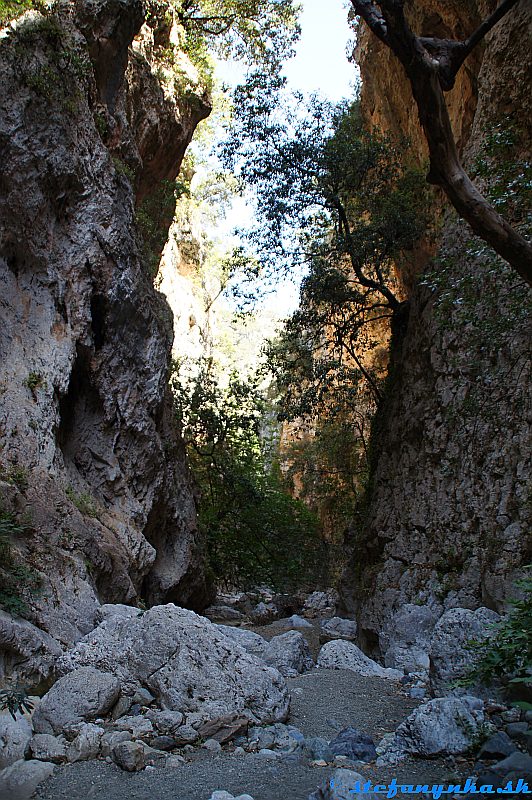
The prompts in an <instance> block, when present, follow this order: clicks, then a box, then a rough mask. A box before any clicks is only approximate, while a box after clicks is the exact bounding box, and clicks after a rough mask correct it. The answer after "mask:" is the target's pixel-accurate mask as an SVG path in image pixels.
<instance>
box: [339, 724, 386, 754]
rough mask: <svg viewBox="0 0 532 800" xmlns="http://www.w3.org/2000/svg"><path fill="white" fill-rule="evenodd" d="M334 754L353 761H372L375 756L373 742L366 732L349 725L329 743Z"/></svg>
mask: <svg viewBox="0 0 532 800" xmlns="http://www.w3.org/2000/svg"><path fill="white" fill-rule="evenodd" d="M329 747H330V748H331V751H332V753H333V754H334V755H335V756H347V758H351V759H352V760H353V761H374V760H375V759H376V758H377V751H376V749H375V743H374V741H373V739H372V738H371V736H368V734H367V733H362V732H361V731H359V730H357V729H356V728H353V727H352V726H349V727H348V728H344V729H343V730H341V731H340V733H339V734H338V736H336V737H335V738H334V739H333V740H332V741H331V742H330V744H329Z"/></svg>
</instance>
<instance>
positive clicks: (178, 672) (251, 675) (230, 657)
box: [59, 604, 289, 723]
mask: <svg viewBox="0 0 532 800" xmlns="http://www.w3.org/2000/svg"><path fill="white" fill-rule="evenodd" d="M130 612H132V613H128V612H126V613H124V611H123V609H122V610H121V611H120V612H119V613H116V614H112V613H109V612H107V614H106V618H105V619H104V620H103V622H102V623H101V624H100V625H99V626H98V627H97V628H96V629H95V630H94V631H92V632H91V633H90V634H88V635H87V636H85V637H84V638H83V639H82V640H81V641H80V642H78V644H76V645H75V647H73V648H72V649H71V650H69V651H68V652H67V653H65V655H64V656H63V657H62V658H61V659H60V661H59V668H60V669H61V670H62V671H65V672H68V671H70V670H78V669H79V667H82V666H84V665H87V664H90V665H92V667H96V668H97V669H99V670H102V671H104V672H106V673H108V674H109V673H110V674H111V675H114V676H116V678H117V679H118V680H119V682H120V684H121V685H122V687H123V689H124V693H127V694H130V693H131V692H134V691H135V690H136V689H137V688H138V687H139V686H144V687H147V688H148V689H149V691H150V692H151V693H152V694H153V695H154V696H155V697H156V699H157V700H158V702H159V703H160V705H162V706H163V707H164V708H166V709H168V710H170V711H179V712H181V713H183V714H184V715H185V717H186V719H187V721H188V720H189V718H190V717H192V716H194V719H199V720H200V721H203V722H205V721H207V720H209V719H215V718H217V717H220V716H224V715H225V714H231V713H235V712H238V713H242V714H245V715H246V716H247V717H248V718H249V719H250V721H252V722H259V723H268V722H274V721H277V720H284V719H286V716H287V714H288V707H289V694H288V690H287V687H286V683H285V681H284V678H283V677H282V676H281V675H280V674H279V672H278V671H277V670H275V669H272V668H271V667H268V666H267V665H266V664H264V663H263V662H262V661H259V659H257V658H255V657H254V656H252V655H250V654H248V653H247V652H246V651H245V650H244V649H243V648H241V647H240V646H239V645H237V644H235V643H234V642H232V641H230V640H229V639H228V638H227V636H225V635H224V634H222V633H221V632H220V630H219V629H218V628H217V626H216V625H214V624H213V623H211V622H209V620H207V619H205V618H204V617H200V616H198V615H197V614H195V613H194V612H193V611H188V610H186V609H183V608H178V607H177V606H174V605H173V604H168V605H165V606H155V607H153V608H150V609H149V610H148V611H146V612H145V613H143V614H141V615H139V613H138V611H137V609H130Z"/></svg>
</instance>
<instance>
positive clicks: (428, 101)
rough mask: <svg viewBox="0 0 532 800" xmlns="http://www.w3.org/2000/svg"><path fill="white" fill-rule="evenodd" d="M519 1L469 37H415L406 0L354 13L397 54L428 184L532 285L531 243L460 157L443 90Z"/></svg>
mask: <svg viewBox="0 0 532 800" xmlns="http://www.w3.org/2000/svg"><path fill="white" fill-rule="evenodd" d="M518 2H519V0H503V1H502V2H501V3H500V5H499V6H498V8H497V9H496V10H495V11H494V12H493V14H491V15H490V16H489V17H487V18H486V19H485V20H484V21H483V22H482V24H481V25H480V26H479V27H478V28H477V30H476V31H474V32H473V33H472V34H471V36H469V38H468V39H466V40H465V41H455V40H452V39H439V38H436V37H425V36H416V35H415V34H414V33H413V31H412V29H411V27H410V25H409V24H408V21H407V19H406V17H405V12H404V6H405V0H377V1H376V2H373V0H351V3H352V5H353V9H354V11H355V14H357V15H358V16H360V17H361V18H362V19H363V20H364V21H365V23H366V24H367V25H368V26H369V28H370V30H371V31H372V32H373V33H374V34H375V36H377V38H378V39H380V40H381V42H383V43H384V44H385V45H386V46H387V47H389V48H390V49H391V50H392V51H393V53H394V54H395V55H396V56H397V58H398V59H399V61H400V62H401V64H402V65H403V68H404V70H405V72H406V76H407V78H408V80H409V82H410V85H411V87H412V93H413V96H414V100H415V102H416V105H417V109H418V113H419V119H420V122H421V126H422V128H423V131H424V133H425V137H426V140H427V144H428V148H429V155H430V171H429V173H428V176H427V180H428V181H429V183H432V184H435V185H437V186H440V187H441V188H442V189H443V191H444V192H445V194H446V195H447V197H448V198H449V200H450V201H451V203H452V204H453V206H454V207H455V208H456V210H457V211H458V213H459V214H460V215H461V216H462V217H463V218H464V219H465V220H466V221H467V222H468V223H469V225H470V226H471V228H472V229H473V231H474V232H475V233H476V234H477V235H478V236H480V238H481V239H484V241H486V242H488V244H490V245H491V247H493V249H494V250H495V251H496V252H497V253H498V254H499V255H500V256H502V257H503V258H504V259H505V260H506V261H508V263H509V264H510V265H511V266H512V267H513V268H514V269H515V270H516V271H517V272H518V273H519V275H520V276H521V277H522V278H523V279H524V280H525V281H526V282H527V283H528V284H529V285H531V286H532V245H531V244H530V242H529V241H527V240H526V239H525V238H524V237H523V236H521V234H520V233H519V232H518V231H517V230H515V229H514V228H513V227H512V226H511V225H510V224H509V223H508V222H507V221H506V220H505V219H503V217H501V215H500V214H498V213H497V211H496V210H495V209H494V208H493V206H492V205H491V204H490V203H489V202H488V201H487V200H486V199H485V198H484V197H483V195H482V194H481V193H480V192H479V191H478V189H477V188H476V186H475V185H474V183H473V182H472V181H471V179H470V178H469V176H468V175H467V173H466V171H465V170H464V167H463V165H462V163H461V161H460V157H459V155H458V151H457V147H456V142H455V140H454V135H453V131H452V127H451V122H450V119H449V113H448V110H447V105H446V102H445V96H444V92H447V91H449V90H450V89H452V88H453V86H454V83H455V80H456V76H457V73H458V71H459V70H460V68H461V67H462V65H463V63H464V61H465V60H466V58H467V57H468V56H469V55H470V53H471V52H472V51H473V50H474V48H475V47H476V46H477V45H478V44H479V43H480V42H481V41H482V40H483V39H484V37H485V36H486V34H487V33H489V31H490V30H491V29H492V28H493V27H494V26H495V25H496V24H497V23H498V22H499V21H500V20H501V19H502V18H503V17H504V16H505V15H506V14H507V13H508V12H509V11H510V10H511V9H512V8H513V7H514V6H516V5H517V3H518Z"/></svg>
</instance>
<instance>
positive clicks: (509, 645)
mask: <svg viewBox="0 0 532 800" xmlns="http://www.w3.org/2000/svg"><path fill="white" fill-rule="evenodd" d="M527 569H531V567H527ZM516 586H517V587H518V588H519V589H521V591H522V597H521V598H520V599H515V600H511V601H510V603H511V606H512V608H511V611H510V613H509V614H508V616H507V617H505V618H504V619H503V620H502V621H501V622H498V623H496V624H495V625H493V626H492V628H493V635H492V636H491V637H490V638H488V639H486V640H484V641H482V642H472V643H471V647H472V649H473V650H474V652H475V654H476V656H477V660H476V663H475V666H474V667H473V669H472V670H471V671H470V673H469V674H468V675H467V676H466V678H465V680H464V681H462V682H461V683H462V685H471V684H474V683H481V684H483V685H486V686H490V685H492V684H494V683H502V684H503V685H504V686H505V687H506V688H507V689H508V690H509V691H511V693H512V694H513V695H514V696H519V695H520V694H522V693H524V692H526V689H527V688H530V689H532V576H528V577H527V578H525V579H523V580H521V581H517V583H516ZM531 707H532V706H531Z"/></svg>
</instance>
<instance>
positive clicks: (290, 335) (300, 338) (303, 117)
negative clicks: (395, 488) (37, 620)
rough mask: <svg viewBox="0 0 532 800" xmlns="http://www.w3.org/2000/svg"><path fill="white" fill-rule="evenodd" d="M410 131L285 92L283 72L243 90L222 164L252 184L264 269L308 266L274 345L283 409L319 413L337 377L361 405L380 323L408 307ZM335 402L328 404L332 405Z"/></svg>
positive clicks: (255, 241) (416, 207)
mask: <svg viewBox="0 0 532 800" xmlns="http://www.w3.org/2000/svg"><path fill="white" fill-rule="evenodd" d="M403 149H404V142H396V141H394V140H392V139H391V138H390V137H388V136H384V135H383V134H380V133H379V132H374V133H370V132H368V131H367V129H366V128H365V126H364V124H363V121H362V118H361V115H360V110H359V104H358V102H357V101H356V100H355V101H351V102H343V103H340V104H338V105H333V104H330V103H328V102H326V101H323V100H321V99H319V98H317V97H312V98H310V100H305V99H304V98H303V97H301V96H295V98H291V99H289V98H288V96H287V95H286V93H285V92H284V80H283V79H282V78H280V77H273V78H270V77H268V76H266V77H265V76H263V75H260V74H258V73H256V74H255V75H254V76H252V78H251V79H250V80H249V81H248V83H247V84H246V85H245V86H242V87H239V88H238V89H237V91H236V98H235V120H234V127H233V131H232V135H231V137H230V138H229V140H228V141H227V142H226V143H225V146H224V151H223V156H224V159H225V163H226V165H227V166H228V167H229V168H230V169H232V170H233V171H235V172H236V174H237V175H238V177H239V179H240V180H241V181H242V182H243V183H244V184H245V185H248V186H251V187H253V190H254V192H255V194H256V197H257V217H258V221H257V226H256V227H255V229H254V230H252V231H250V232H249V233H248V236H249V240H250V243H251V246H252V248H253V250H254V251H255V252H256V253H257V254H258V257H259V259H260V260H261V262H262V265H263V271H264V272H265V273H266V274H268V273H271V272H277V273H278V272H282V271H283V270H284V271H295V270H298V269H299V270H301V269H302V270H304V272H305V277H304V279H303V283H302V289H301V301H300V307H299V308H298V310H297V311H296V312H295V313H294V314H293V315H292V316H291V317H290V319H289V320H288V321H287V322H286V325H285V330H284V334H283V336H282V337H281V339H280V340H279V341H278V342H276V343H274V344H273V345H272V346H271V348H270V350H269V356H270V358H269V365H270V367H271V368H272V369H273V371H274V373H275V374H276V375H277V377H278V379H279V381H280V386H281V388H282V396H283V398H284V399H283V408H282V411H281V415H282V416H283V417H284V418H286V419H293V418H295V417H297V416H305V415H311V414H312V413H313V412H315V411H317V410H318V409H319V406H320V403H321V402H322V401H323V400H324V397H325V395H327V398H326V402H327V403H328V404H330V395H331V389H332V387H334V388H335V392H336V397H337V400H338V402H339V403H340V405H341V406H342V407H343V408H346V407H347V408H349V407H351V408H355V406H356V402H357V395H358V387H359V384H360V382H361V381H362V382H363V383H365V384H366V385H367V386H369V387H370V390H371V391H372V393H373V396H374V399H375V400H378V399H379V397H380V388H379V386H378V380H377V378H374V377H372V375H371V374H370V370H368V368H367V366H365V362H366V363H367V358H365V357H364V354H365V353H367V352H368V351H372V350H375V351H378V350H379V348H380V347H381V343H382V341H383V336H382V330H381V328H380V327H379V326H381V325H382V324H383V323H385V322H386V321H388V320H389V319H390V317H391V316H392V315H393V313H395V312H396V311H397V310H398V309H399V307H400V306H401V302H400V299H399V297H398V287H397V281H396V278H395V265H396V263H397V262H398V261H399V260H400V259H401V258H402V257H403V254H404V253H405V252H406V251H408V250H409V249H410V248H412V247H413V245H414V243H415V242H416V241H417V239H418V238H419V237H420V236H421V235H422V233H423V232H424V230H425V227H426V220H427V206H428V202H427V189H426V184H425V181H424V178H423V176H422V174H421V173H420V172H418V171H416V170H414V169H409V168H406V167H405V166H404V164H403ZM330 410H331V409H330V407H329V411H330Z"/></svg>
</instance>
